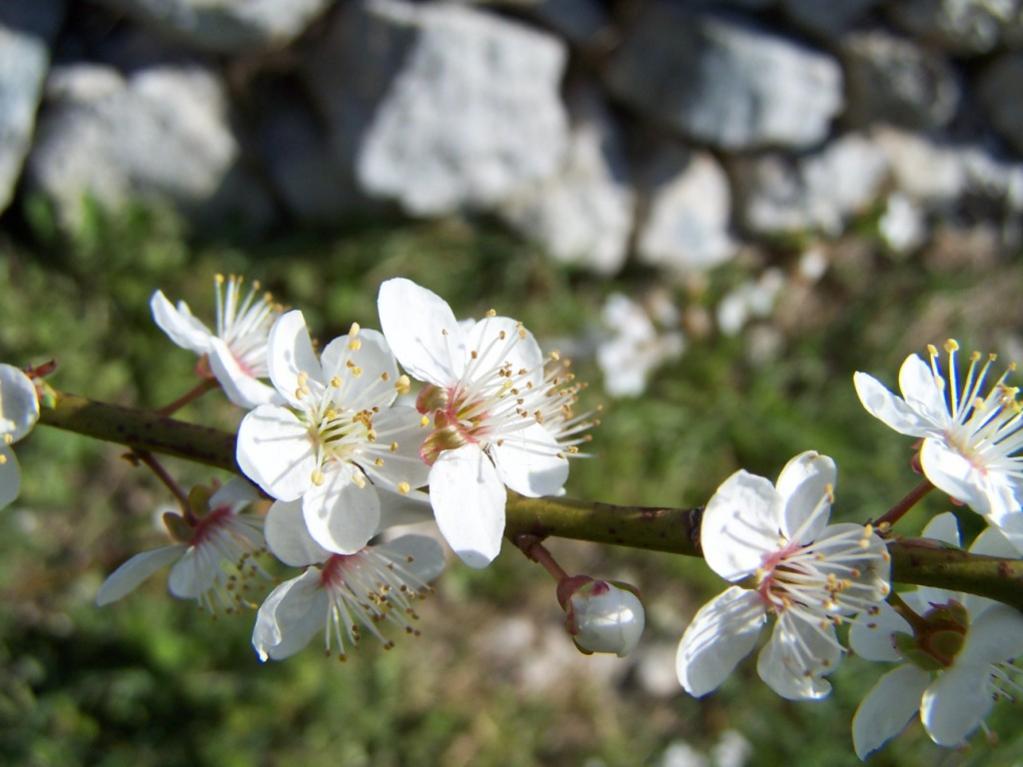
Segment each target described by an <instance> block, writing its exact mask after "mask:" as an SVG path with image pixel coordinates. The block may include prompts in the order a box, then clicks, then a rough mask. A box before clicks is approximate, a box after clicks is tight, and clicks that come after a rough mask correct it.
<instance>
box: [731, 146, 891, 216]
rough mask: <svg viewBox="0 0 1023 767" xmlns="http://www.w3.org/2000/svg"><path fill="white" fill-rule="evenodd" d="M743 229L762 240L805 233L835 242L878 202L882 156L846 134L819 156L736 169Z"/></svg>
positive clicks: (763, 160) (745, 162) (761, 160)
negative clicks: (848, 224)
mask: <svg viewBox="0 0 1023 767" xmlns="http://www.w3.org/2000/svg"><path fill="white" fill-rule="evenodd" d="M733 167H734V171H735V177H736V187H737V189H739V190H741V215H742V221H743V224H744V226H745V227H746V229H747V230H749V231H750V232H751V233H753V234H756V235H760V236H777V235H783V234H790V233H798V232H802V231H807V230H817V231H821V232H823V233H824V234H826V235H829V236H835V235H838V234H840V233H841V232H842V230H843V228H844V225H845V223H846V221H847V220H848V219H849V218H850V217H852V216H853V215H855V214H857V213H861V212H863V211H864V210H866V209H867V208H868V207H869V206H870V205H871V203H873V202H874V201H875V200H877V199H878V197H879V195H880V192H881V190H882V187H883V185H884V183H885V181H886V180H887V178H888V162H887V158H886V157H885V154H884V152H883V151H882V150H881V149H880V147H878V146H876V145H875V144H874V143H873V142H871V141H870V140H869V139H867V138H866V137H864V136H862V135H859V134H855V133H850V134H846V135H844V136H842V137H841V138H838V139H836V140H835V141H833V142H831V143H830V144H828V145H827V146H826V147H825V148H824V149H822V150H821V151H819V152H816V153H813V154H809V155H804V156H802V157H799V158H791V157H787V156H784V155H780V154H768V155H765V156H762V157H757V158H744V159H741V160H737V161H736V162H735V163H734V166H733Z"/></svg>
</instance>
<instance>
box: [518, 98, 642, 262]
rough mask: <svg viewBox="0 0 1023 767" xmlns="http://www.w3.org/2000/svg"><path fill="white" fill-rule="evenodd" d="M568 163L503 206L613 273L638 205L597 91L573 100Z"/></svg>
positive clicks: (535, 236) (555, 246)
mask: <svg viewBox="0 0 1023 767" xmlns="http://www.w3.org/2000/svg"><path fill="white" fill-rule="evenodd" d="M570 111H571V113H572V122H573V127H572V131H571V135H570V137H569V144H568V152H567V155H566V159H565V164H564V166H563V167H562V168H561V170H560V171H559V172H558V173H557V174H556V175H554V176H552V177H550V178H548V179H545V180H543V181H539V182H537V183H534V184H531V185H529V186H527V187H525V188H523V189H522V190H521V191H520V192H518V193H517V194H516V195H514V196H513V197H511V198H509V199H508V200H507V201H505V202H504V203H503V204H502V205H501V206H500V208H499V214H500V216H501V217H502V218H503V219H504V220H505V221H506V222H507V223H508V224H509V225H510V226H512V227H513V228H514V229H516V230H517V231H518V232H519V233H520V234H522V235H523V236H524V237H527V238H529V239H532V240H535V241H536V242H538V243H539V244H540V245H542V246H543V248H544V249H545V250H546V252H547V253H549V254H550V255H551V256H553V257H554V258H555V259H556V260H558V261H560V262H562V263H568V264H574V265H577V266H581V267H584V268H587V269H590V270H592V271H594V272H597V273H599V274H614V273H615V272H617V271H618V270H619V269H621V267H622V265H623V264H624V263H625V258H626V255H627V252H628V245H629V236H630V234H631V231H632V221H633V212H634V206H635V200H634V195H633V192H632V188H631V186H630V185H629V172H628V168H627V164H626V159H625V152H624V147H623V146H622V138H621V135H620V133H619V131H618V128H617V126H616V125H615V124H614V122H613V118H612V117H611V115H610V114H609V113H608V112H607V109H606V108H605V107H604V105H603V104H602V103H601V102H600V101H599V98H598V97H597V95H596V94H595V93H593V92H586V93H582V94H578V95H577V97H576V98H574V99H572V101H571V108H570Z"/></svg>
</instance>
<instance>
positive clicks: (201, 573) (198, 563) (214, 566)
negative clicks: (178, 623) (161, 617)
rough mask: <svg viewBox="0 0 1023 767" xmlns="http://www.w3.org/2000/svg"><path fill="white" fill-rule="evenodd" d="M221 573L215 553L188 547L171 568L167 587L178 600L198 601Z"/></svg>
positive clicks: (200, 548)
mask: <svg viewBox="0 0 1023 767" xmlns="http://www.w3.org/2000/svg"><path fill="white" fill-rule="evenodd" d="M220 573H221V569H220V558H219V557H218V556H217V553H216V552H215V551H211V550H209V549H207V550H203V549H202V544H200V545H199V546H189V547H188V549H187V550H186V551H185V553H184V554H182V555H181V559H179V560H178V561H177V562H176V563H175V564H174V566H173V567H172V568H171V572H170V578H169V579H168V580H167V587H168V589H170V593H171V594H173V595H174V596H176V597H178V598H179V599H198V598H199V597H200V596H202V594H203V593H204V592H206V591H209V589H210V588H211V587H212V586H213V584H214V582H215V581H216V580H217V576H218V575H219V574H220Z"/></svg>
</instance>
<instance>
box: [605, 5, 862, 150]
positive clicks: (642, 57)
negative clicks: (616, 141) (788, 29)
mask: <svg viewBox="0 0 1023 767" xmlns="http://www.w3.org/2000/svg"><path fill="white" fill-rule="evenodd" d="M607 79H608V85H609V87H610V88H611V90H612V91H613V92H614V94H615V95H616V96H617V97H618V98H620V99H621V100H623V101H625V102H626V103H628V104H630V105H632V106H634V107H635V108H636V109H639V110H641V111H642V112H643V113H644V114H645V115H647V116H648V117H650V118H652V119H654V120H656V121H657V122H660V123H662V124H664V125H667V126H669V127H671V128H675V129H677V130H679V131H681V132H682V133H684V134H685V135H687V136H689V137H690V138H692V139H694V140H695V141H697V142H702V143H707V144H711V145H714V146H717V147H720V148H722V149H729V150H736V149H750V148H756V147H763V146H771V145H777V146H785V147H808V146H812V145H813V144H816V143H818V142H820V141H821V140H822V139H823V138H824V137H825V136H827V133H828V129H829V126H830V123H831V119H832V118H833V117H834V116H835V115H836V114H837V113H838V112H839V111H840V110H841V108H842V73H841V70H840V69H839V66H838V64H837V63H836V61H835V60H834V59H833V58H832V57H831V56H829V55H827V54H825V53H822V52H820V51H815V50H813V49H811V48H809V47H807V46H805V45H803V44H801V43H799V42H796V41H795V40H792V39H789V38H787V37H782V36H780V35H777V34H775V33H773V32H770V31H768V30H765V29H762V28H759V27H756V26H753V25H751V24H747V23H744V22H742V21H738V20H736V19H734V18H732V17H726V16H717V15H714V14H708V13H692V12H689V11H687V10H685V8H684V7H681V6H679V5H674V4H671V3H668V2H663V1H661V2H652V3H650V4H648V5H646V6H645V7H644V10H643V12H642V13H641V15H640V17H639V19H638V20H637V22H636V24H635V26H634V27H633V28H632V29H631V30H629V31H628V32H627V33H626V35H625V38H624V41H623V43H622V45H621V47H620V48H619V49H618V50H617V51H616V53H615V55H614V57H613V58H612V60H611V62H610V65H609V67H608V74H607Z"/></svg>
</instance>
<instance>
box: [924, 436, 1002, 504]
mask: <svg viewBox="0 0 1023 767" xmlns="http://www.w3.org/2000/svg"><path fill="white" fill-rule="evenodd" d="M920 466H921V467H922V468H923V470H924V475H925V476H926V477H927V479H929V480H930V481H931V482H932V483H933V484H934V486H935V487H936V488H938V489H939V490H941V491H942V492H944V493H948V494H949V495H950V496H952V497H953V498H955V499H956V500H959V501H962V502H963V503H965V504H967V505H969V507H970V508H971V509H973V510H974V511H975V512H977V513H978V514H987V513H988V511H989V510H990V504H989V502H988V499H987V496H986V495H985V494H984V492H983V489H982V486H981V482H982V479H981V475H980V472H979V471H977V469H976V468H975V467H974V466H973V464H971V463H970V462H969V461H968V460H966V458H965V457H963V455H962V454H961V453H959V451H958V450H955V449H953V448H951V447H949V446H948V445H947V444H946V443H945V441H944V440H942V439H935V438H931V437H928V438H926V439H925V440H924V444H923V447H921V448H920Z"/></svg>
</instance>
